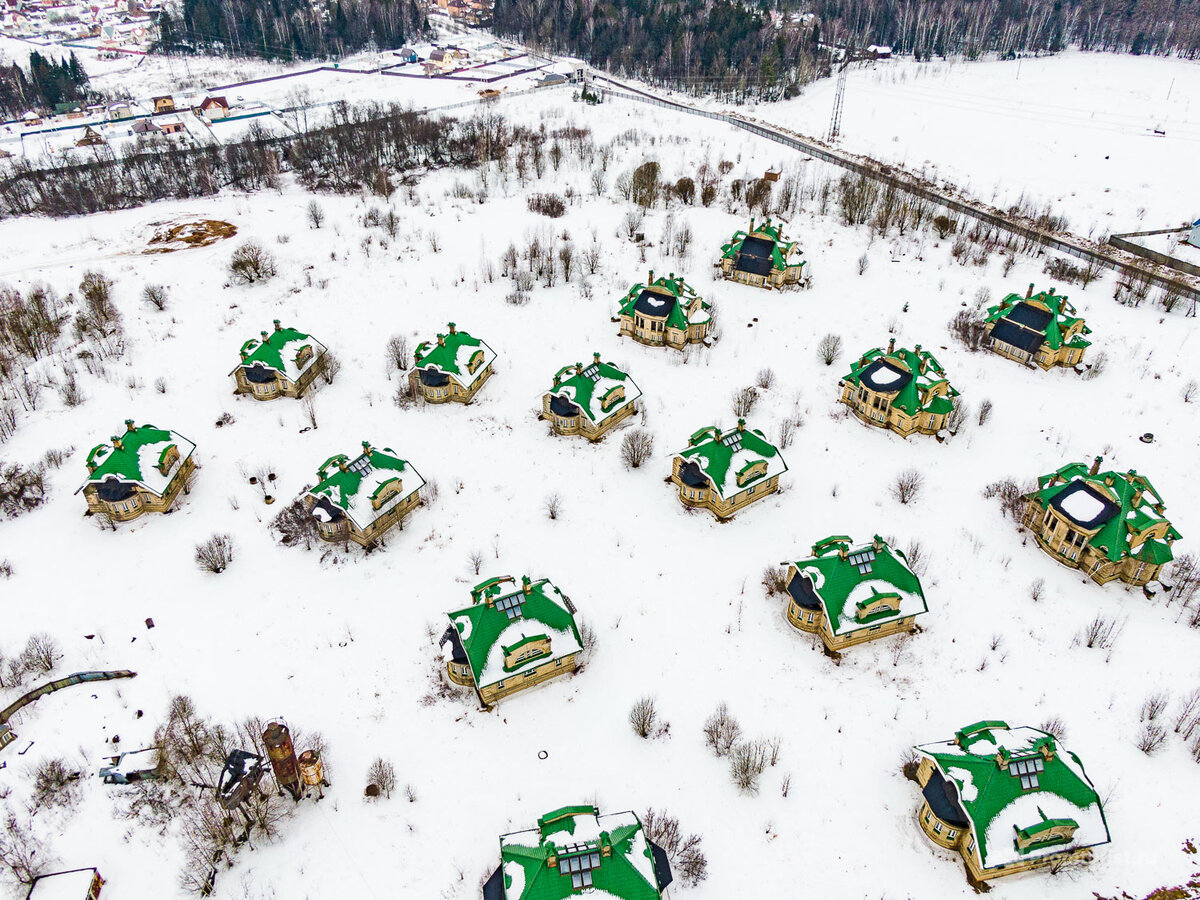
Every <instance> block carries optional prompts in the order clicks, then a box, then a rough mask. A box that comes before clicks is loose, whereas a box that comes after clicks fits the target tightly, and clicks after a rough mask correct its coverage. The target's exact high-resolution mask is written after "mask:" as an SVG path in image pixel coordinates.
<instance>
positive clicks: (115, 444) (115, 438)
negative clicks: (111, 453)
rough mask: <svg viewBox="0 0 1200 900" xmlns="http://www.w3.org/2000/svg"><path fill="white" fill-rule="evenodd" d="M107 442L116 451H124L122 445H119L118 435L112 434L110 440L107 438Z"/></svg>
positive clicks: (119, 438) (119, 437)
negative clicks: (110, 443)
mask: <svg viewBox="0 0 1200 900" xmlns="http://www.w3.org/2000/svg"><path fill="white" fill-rule="evenodd" d="M109 440H110V441H112V445H113V447H114V448H115V449H117V450H124V449H125V448H124V446H122V444H121V436H120V435H119V434H114V435H113V436H112V437H111V438H109Z"/></svg>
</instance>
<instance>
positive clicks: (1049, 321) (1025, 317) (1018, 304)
mask: <svg viewBox="0 0 1200 900" xmlns="http://www.w3.org/2000/svg"><path fill="white" fill-rule="evenodd" d="M1029 288H1030V291H1029V296H1028V297H1022V296H1021V295H1020V294H1009V295H1008V296H1006V297H1005V298H1004V299H1003V300H1001V301H1000V303H999V305H997V306H990V307H988V311H987V317H986V319H985V321H986V322H987V324H989V325H990V326H991V330H990V333H991V335H992V337H994V338H995V339H996V340H999V341H1003V342H1004V343H1006V344H1012V345H1013V346H1015V347H1020V348H1021V349H1022V350H1025V351H1027V352H1030V353H1032V352H1035V351H1036V350H1037V349H1038V348H1039V347H1041V345H1042V344H1043V343H1045V344H1047V345H1048V346H1049V348H1050V349H1051V350H1057V349H1058V348H1059V347H1061V346H1062V345H1063V334H1064V333H1065V332H1067V331H1070V330H1071V329H1072V328H1073V327H1074V326H1075V325H1076V324H1077V323H1082V321H1083V320H1082V319H1081V318H1080V317H1079V316H1076V315H1075V307H1074V306H1072V305H1071V303H1070V302H1069V301H1068V300H1067V297H1066V295H1065V294H1056V293H1055V292H1054V288H1050V290H1049V291H1042V292H1040V293H1037V294H1035V293H1033V285H1032V284H1031V285H1030V286H1029ZM1091 333H1092V330H1091V329H1090V328H1088V327H1087V325H1083V324H1081V325H1080V328H1079V329H1078V331H1077V332H1076V333H1075V334H1073V335H1072V336H1071V338H1070V339H1069V340H1068V341H1067V343H1068V344H1069V345H1070V346H1072V347H1088V346H1090V345H1091V342H1090V341H1088V340H1085V339H1084V337H1083V335H1085V334H1091Z"/></svg>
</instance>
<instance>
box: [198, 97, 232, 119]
mask: <svg viewBox="0 0 1200 900" xmlns="http://www.w3.org/2000/svg"><path fill="white" fill-rule="evenodd" d="M196 114H197V115H200V116H203V117H204V118H206V119H208V120H209V121H210V122H211V121H212V120H213V119H224V118H225V117H226V116H228V115H229V103H228V102H227V101H226V100H225V98H224V97H205V98H204V100H203V101H201V103H200V105H199V106H197V107H196Z"/></svg>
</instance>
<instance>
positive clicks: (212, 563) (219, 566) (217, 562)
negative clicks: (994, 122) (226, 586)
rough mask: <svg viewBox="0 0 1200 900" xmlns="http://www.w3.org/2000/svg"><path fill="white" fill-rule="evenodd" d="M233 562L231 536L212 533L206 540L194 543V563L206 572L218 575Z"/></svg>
mask: <svg viewBox="0 0 1200 900" xmlns="http://www.w3.org/2000/svg"><path fill="white" fill-rule="evenodd" d="M231 562H233V538H231V537H230V536H229V535H227V534H214V535H213V536H212V537H210V538H209V539H208V540H207V541H205V542H204V543H202V544H197V545H196V565H198V566H199V567H200V568H201V569H203V570H204V571H206V572H212V573H213V574H214V575H220V574H221V573H222V572H224V571H225V570H226V569H227V568H229V564H230V563H231Z"/></svg>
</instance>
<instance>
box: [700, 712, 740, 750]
mask: <svg viewBox="0 0 1200 900" xmlns="http://www.w3.org/2000/svg"><path fill="white" fill-rule="evenodd" d="M741 736H742V726H741V725H739V724H738V721H737V719H735V718H734V717H733V716H732V715H731V714H730V712H729V707H728V706H726V705H725V704H724V703H722V704H720V705H719V706H718V707H717V708H716V709H715V710H714V711H713V714H712V715H711V716H709V717H708V719H707V720H706V721H705V723H704V742H705V743H706V744H708V746H709V747H711V748H712V751H713V753H715V754H716V755H717V756H727V755H728V754H729V751H730V750H732V749H733V746H734V744H736V743H737V740H738V738H740V737H741Z"/></svg>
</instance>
